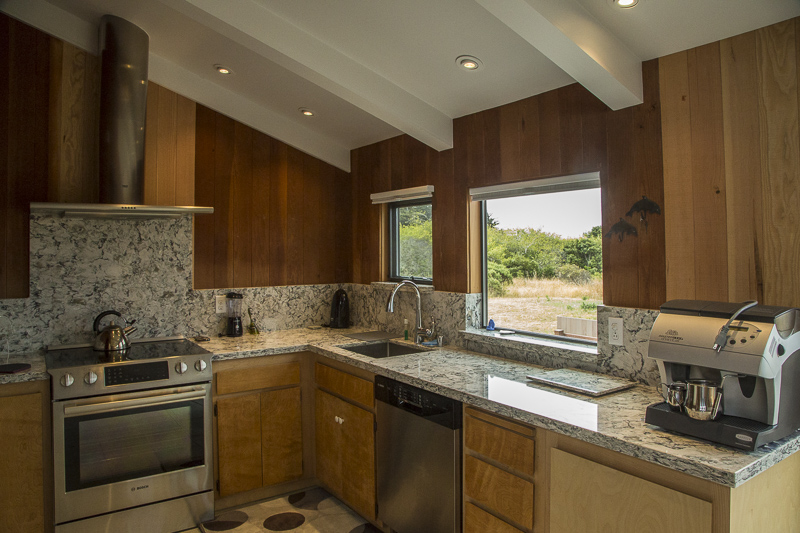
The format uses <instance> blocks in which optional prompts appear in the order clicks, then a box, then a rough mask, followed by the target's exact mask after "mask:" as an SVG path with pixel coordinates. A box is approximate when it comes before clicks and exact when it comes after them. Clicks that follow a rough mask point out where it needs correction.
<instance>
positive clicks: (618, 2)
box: [609, 0, 639, 9]
mask: <svg viewBox="0 0 800 533" xmlns="http://www.w3.org/2000/svg"><path fill="white" fill-rule="evenodd" d="M609 2H610V3H611V5H614V6H616V7H621V8H623V9H628V8H630V7H633V6H635V5H636V4H638V3H639V0H609Z"/></svg>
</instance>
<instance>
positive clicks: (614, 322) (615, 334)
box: [608, 317, 623, 346]
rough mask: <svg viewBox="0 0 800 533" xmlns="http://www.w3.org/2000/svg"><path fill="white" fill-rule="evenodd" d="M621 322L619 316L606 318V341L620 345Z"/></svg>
mask: <svg viewBox="0 0 800 533" xmlns="http://www.w3.org/2000/svg"><path fill="white" fill-rule="evenodd" d="M622 331H623V323H622V318H620V317H609V318H608V343H609V344H613V345H614V346H622Z"/></svg>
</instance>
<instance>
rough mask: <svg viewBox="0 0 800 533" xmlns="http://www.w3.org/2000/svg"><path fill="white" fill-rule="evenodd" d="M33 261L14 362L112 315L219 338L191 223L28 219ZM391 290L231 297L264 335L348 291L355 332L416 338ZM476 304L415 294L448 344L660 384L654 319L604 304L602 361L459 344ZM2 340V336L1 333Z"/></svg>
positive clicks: (83, 333) (409, 313) (143, 326)
mask: <svg viewBox="0 0 800 533" xmlns="http://www.w3.org/2000/svg"><path fill="white" fill-rule="evenodd" d="M30 258H31V296H30V298H27V299H24V300H0V315H4V316H7V317H9V318H10V319H11V321H12V323H13V327H12V328H11V329H12V331H11V334H10V335H9V336H8V338H9V341H10V351H11V352H12V353H24V352H31V351H35V350H38V349H40V348H42V347H43V346H46V345H54V344H73V343H83V342H89V341H91V339H92V336H93V335H92V331H91V326H92V320H93V319H94V317H95V316H96V315H97V314H99V313H100V312H102V311H105V310H107V309H116V310H117V311H120V312H121V313H122V314H123V315H124V316H126V317H128V318H129V319H133V318H135V319H137V322H136V326H137V327H138V328H139V330H138V331H137V332H136V333H135V334H134V335H133V336H134V337H135V338H136V337H159V336H171V335H186V336H194V335H197V334H206V335H212V336H213V335H216V334H217V333H219V332H221V331H223V329H224V326H225V315H217V314H215V313H214V296H216V295H218V294H225V293H226V292H228V291H229V290H230V289H221V290H192V281H191V275H192V220H191V218H190V217H182V218H179V219H174V220H173V219H166V220H165V219H153V220H103V219H70V218H58V217H54V216H51V215H44V214H34V215H32V216H31V252H30ZM392 286H393V284H390V283H375V284H371V285H360V284H349V283H348V284H333V285H298V286H285V287H264V288H251V289H234V290H236V291H237V292H241V293H242V294H244V298H245V300H244V309H245V310H246V309H247V308H248V307H251V308H252V309H253V313H254V315H255V318H256V320H257V322H258V324H259V326H260V327H261V329H262V330H264V331H268V330H283V329H291V328H299V327H305V326H311V325H319V324H323V323H325V322H327V321H328V319H329V312H330V301H331V299H332V297H333V293H334V292H335V291H336V290H337V289H339V288H344V289H345V290H346V291H347V292H348V295H349V297H350V315H351V321H352V323H353V325H354V326H359V327H363V328H370V329H382V330H387V331H390V332H392V333H397V334H402V332H403V328H404V325H403V320H404V319H408V321H409V326H410V329H413V326H414V319H415V314H416V311H415V302H416V298H415V295H414V292H413V291H412V290H411V289H408V288H404V289H402V290H401V291H400V292H398V294H397V295H396V298H395V312H394V313H388V312H387V311H386V300H387V298H388V296H389V294H390V291H391V289H392ZM480 307H481V297H480V295H479V294H461V293H451V292H441V291H436V292H434V291H433V289H432V288H430V287H423V288H422V316H423V323H424V325H425V326H426V327H427V326H428V324H429V321H430V317H431V316H433V317H435V318H436V320H437V321H438V329H439V334H441V335H443V336H444V338H445V343H447V344H456V345H458V346H461V347H465V348H467V349H471V350H474V351H478V352H483V353H488V354H490V355H496V356H499V357H505V358H508V359H515V360H519V361H528V362H532V363H536V364H540V365H546V366H550V367H564V366H569V367H576V368H583V369H585V370H591V371H596V372H602V373H608V374H612V375H616V376H621V377H627V378H630V379H635V380H637V381H641V382H643V383H652V384H655V383H657V382H658V372H657V369H656V367H655V364H654V363H653V362H652V361H648V360H647V359H646V358H645V355H646V350H647V339H648V336H649V332H650V328H651V327H652V324H653V320H654V319H655V316H656V315H657V312H655V311H648V310H639V309H625V308H615V307H601V308H600V309H599V310H598V319H599V334H600V342H599V344H598V349H599V355H598V354H587V353H575V352H571V351H564V350H560V349H552V348H546V347H545V348H543V347H541V346H537V345H531V344H521V343H518V342H496V341H500V339H492V340H488V339H482V338H479V337H478V336H475V335H471V336H467V337H466V338H462V336H461V335H460V333H459V332H461V331H464V330H468V329H475V328H478V327H479V326H480ZM609 316H622V317H623V319H624V323H625V333H624V341H625V345H624V346H622V347H617V346H609V345H608V344H607V342H605V339H606V338H607V327H608V317H609ZM4 323H5V321H3V324H4ZM245 323H247V318H246V317H245ZM3 333H5V332H4V331H0V336H2V335H3ZM487 340H488V342H487Z"/></svg>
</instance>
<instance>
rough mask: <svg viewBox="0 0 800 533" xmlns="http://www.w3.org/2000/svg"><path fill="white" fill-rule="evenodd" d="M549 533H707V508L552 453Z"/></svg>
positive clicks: (688, 498) (695, 500)
mask: <svg viewBox="0 0 800 533" xmlns="http://www.w3.org/2000/svg"><path fill="white" fill-rule="evenodd" d="M551 454H552V455H551V458H550V532H551V533H572V532H574V531H581V532H585V533H592V532H597V533H600V532H606V531H614V532H615V533H639V532H641V531H648V532H652V533H659V532H663V533H674V532H675V531H686V530H687V527H688V528H689V529H690V530H691V531H693V532H698V533H700V532H710V531H711V503H710V502H707V501H703V500H701V499H699V498H695V497H694V496H689V495H688V494H684V493H682V492H678V491H676V490H672V489H670V488H667V487H664V486H662V485H658V484H656V483H652V482H650V481H647V480H644V479H641V478H638V477H636V476H633V475H631V474H628V473H625V472H620V471H619V470H615V469H613V468H609V467H607V466H605V465H601V464H598V463H595V462H593V461H589V460H587V459H584V458H583V457H578V456H577V455H572V454H570V453H567V452H564V451H562V450H558V449H553V450H552V452H551Z"/></svg>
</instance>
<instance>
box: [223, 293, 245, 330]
mask: <svg viewBox="0 0 800 533" xmlns="http://www.w3.org/2000/svg"><path fill="white" fill-rule="evenodd" d="M225 298H226V299H225V304H226V307H227V309H228V328H227V330H226V332H225V335H227V336H228V337H241V336H242V332H243V328H242V295H241V294H239V293H238V292H229V293H228V294H227V295H226V296H225Z"/></svg>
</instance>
